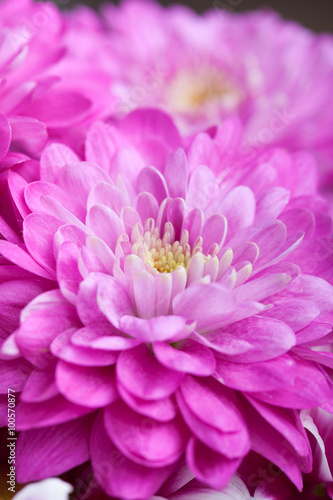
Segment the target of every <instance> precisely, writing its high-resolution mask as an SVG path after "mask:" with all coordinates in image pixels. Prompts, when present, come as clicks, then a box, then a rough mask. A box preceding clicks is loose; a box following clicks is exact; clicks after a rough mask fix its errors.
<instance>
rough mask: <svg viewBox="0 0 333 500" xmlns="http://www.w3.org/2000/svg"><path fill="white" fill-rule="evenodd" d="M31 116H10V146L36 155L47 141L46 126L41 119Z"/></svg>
mask: <svg viewBox="0 0 333 500" xmlns="http://www.w3.org/2000/svg"><path fill="white" fill-rule="evenodd" d="M35 118H37V117H34V118H32V117H31V116H11V117H10V118H9V123H10V126H11V129H12V146H13V147H14V149H16V150H17V149H18V150H22V149H23V151H24V152H26V153H27V154H29V155H32V156H34V157H38V156H39V154H40V153H41V152H42V151H43V148H44V147H45V145H46V141H47V138H48V137H47V131H46V126H45V124H44V123H42V121H43V120H38V119H37V120H36V119H35Z"/></svg>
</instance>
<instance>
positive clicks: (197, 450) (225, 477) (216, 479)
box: [186, 437, 241, 490]
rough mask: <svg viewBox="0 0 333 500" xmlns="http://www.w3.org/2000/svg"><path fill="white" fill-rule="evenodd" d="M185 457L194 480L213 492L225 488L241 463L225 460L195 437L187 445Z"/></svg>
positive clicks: (234, 460)
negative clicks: (197, 480)
mask: <svg viewBox="0 0 333 500" xmlns="http://www.w3.org/2000/svg"><path fill="white" fill-rule="evenodd" d="M186 457H187V462H188V464H189V467H190V468H191V470H192V471H193V473H194V474H195V476H196V478H197V479H199V481H202V482H203V483H205V484H207V485H208V486H211V487H212V488H214V489H215V490H221V489H222V488H224V487H225V486H227V484H228V483H229V481H230V479H231V477H232V476H233V475H234V473H235V472H236V471H237V469H238V466H239V465H240V462H241V460H240V459H238V458H237V459H231V460H230V459H228V458H226V457H225V456H223V455H221V454H220V453H217V452H216V451H214V450H212V449H211V448H208V447H207V446H206V445H204V444H203V443H201V442H200V441H199V440H198V439H196V438H195V437H192V438H191V440H190V442H189V444H188V447H187V453H186Z"/></svg>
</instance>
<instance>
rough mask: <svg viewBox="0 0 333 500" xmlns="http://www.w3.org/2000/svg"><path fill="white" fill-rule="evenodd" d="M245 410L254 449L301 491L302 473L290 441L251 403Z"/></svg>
mask: <svg viewBox="0 0 333 500" xmlns="http://www.w3.org/2000/svg"><path fill="white" fill-rule="evenodd" d="M245 411H246V416H247V424H248V427H249V431H250V436H251V447H252V449H253V451H255V452H257V453H259V454H260V455H262V456H264V457H265V458H266V459H267V460H269V461H271V462H273V464H275V465H277V466H278V467H279V468H280V469H281V470H282V471H283V472H284V473H285V474H286V475H287V476H288V477H289V479H290V480H291V481H292V482H293V483H294V484H295V486H296V487H297V488H298V489H299V490H300V491H301V490H302V486H303V481H302V474H301V471H300V468H299V465H298V457H297V456H295V451H294V450H291V449H290V445H289V443H288V442H287V441H286V440H283V439H282V436H281V434H280V433H278V432H277V431H276V430H275V429H274V428H273V427H272V426H271V425H269V423H267V422H266V421H265V420H264V419H263V418H262V417H261V416H260V415H259V413H258V412H257V411H256V410H254V408H253V407H251V405H248V406H247V407H246V409H245Z"/></svg>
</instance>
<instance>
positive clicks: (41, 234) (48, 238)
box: [23, 214, 62, 273]
mask: <svg viewBox="0 0 333 500" xmlns="http://www.w3.org/2000/svg"><path fill="white" fill-rule="evenodd" d="M61 225H62V223H61V222H60V221H59V220H57V219H55V218H54V217H52V216H50V215H45V214H30V215H28V217H26V218H25V219H24V222H23V235H24V241H25V244H26V245H27V249H28V250H29V252H30V254H31V255H32V256H33V257H34V258H35V259H36V261H37V262H38V263H39V264H41V265H42V266H43V267H44V268H45V269H46V270H47V271H49V272H50V273H54V271H55V266H56V263H55V258H54V254H53V238H54V234H55V232H56V231H57V229H58V228H59V227H60V226H61Z"/></svg>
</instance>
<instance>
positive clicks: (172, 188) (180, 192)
mask: <svg viewBox="0 0 333 500" xmlns="http://www.w3.org/2000/svg"><path fill="white" fill-rule="evenodd" d="M164 177H165V180H166V182H167V184H168V187H169V192H170V196H171V197H172V198H177V197H180V198H183V199H185V198H186V191H187V182H188V173H187V160H186V155H185V152H184V150H183V149H181V148H179V149H176V151H174V152H173V153H171V155H170V156H169V158H168V161H167V164H166V166H165V170H164Z"/></svg>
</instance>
